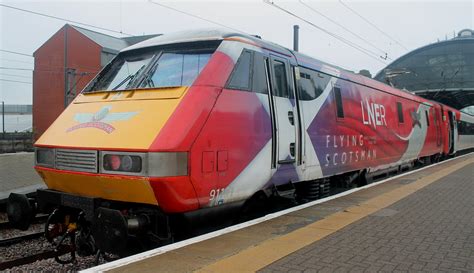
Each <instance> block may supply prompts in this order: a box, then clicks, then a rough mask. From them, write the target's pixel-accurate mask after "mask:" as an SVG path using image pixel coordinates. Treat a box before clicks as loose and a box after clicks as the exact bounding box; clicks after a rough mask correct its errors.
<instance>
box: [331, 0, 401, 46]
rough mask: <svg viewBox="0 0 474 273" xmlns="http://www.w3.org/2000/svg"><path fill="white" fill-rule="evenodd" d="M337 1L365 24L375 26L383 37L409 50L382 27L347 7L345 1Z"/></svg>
mask: <svg viewBox="0 0 474 273" xmlns="http://www.w3.org/2000/svg"><path fill="white" fill-rule="evenodd" d="M339 3H341V5H343V6H344V7H345V8H346V9H348V10H349V11H351V12H352V13H354V14H355V15H357V16H358V17H359V18H360V19H362V20H364V21H365V22H366V23H367V24H369V25H371V26H372V27H373V28H375V29H376V30H377V31H378V32H380V33H382V34H383V35H384V36H385V37H387V38H389V39H390V40H392V41H393V42H395V43H396V44H398V45H399V46H401V47H403V48H404V49H405V50H409V49H408V48H407V47H406V46H404V45H403V44H402V43H400V42H399V41H398V40H396V39H395V38H393V37H392V36H390V35H388V33H386V32H385V31H383V30H382V29H380V28H379V27H378V26H377V25H375V24H374V23H372V22H371V21H369V20H368V19H367V18H365V17H364V16H362V14H360V13H358V12H357V11H355V10H354V9H352V8H351V7H349V6H348V5H347V4H346V3H344V2H342V0H339Z"/></svg>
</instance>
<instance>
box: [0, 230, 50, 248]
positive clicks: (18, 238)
mask: <svg viewBox="0 0 474 273" xmlns="http://www.w3.org/2000/svg"><path fill="white" fill-rule="evenodd" d="M43 234H44V232H42V231H41V232H34V233H29V234H25V235H20V236H15V237H12V238H7V239H3V240H0V247H7V246H10V245H13V244H18V243H21V242H24V241H27V240H32V239H38V238H40V237H41V236H43Z"/></svg>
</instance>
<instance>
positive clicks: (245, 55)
mask: <svg viewBox="0 0 474 273" xmlns="http://www.w3.org/2000/svg"><path fill="white" fill-rule="evenodd" d="M252 57H253V56H252V54H251V53H250V52H249V51H243V52H242V54H241V55H240V57H239V60H238V61H237V63H236V64H235V67H234V71H233V72H232V75H231V78H230V81H229V83H228V84H227V87H228V88H230V89H239V90H247V91H249V90H250V88H251V86H250V82H251V81H250V76H251V67H252V66H251V65H252V59H253V58H252Z"/></svg>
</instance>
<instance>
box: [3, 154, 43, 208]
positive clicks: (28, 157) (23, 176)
mask: <svg viewBox="0 0 474 273" xmlns="http://www.w3.org/2000/svg"><path fill="white" fill-rule="evenodd" d="M33 167H34V153H23V152H22V153H11V154H0V202H3V201H5V200H6V199H7V198H8V196H9V195H10V193H11V192H16V193H24V194H26V193H31V192H34V191H36V190H37V189H39V188H43V187H46V186H45V184H44V183H43V181H42V180H41V177H39V175H38V174H37V173H36V171H35V169H34V168H33Z"/></svg>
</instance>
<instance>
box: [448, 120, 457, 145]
mask: <svg viewBox="0 0 474 273" xmlns="http://www.w3.org/2000/svg"><path fill="white" fill-rule="evenodd" d="M448 123H449V153H450V154H454V153H455V152H456V139H457V130H456V117H455V116H454V113H453V112H452V111H448Z"/></svg>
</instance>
